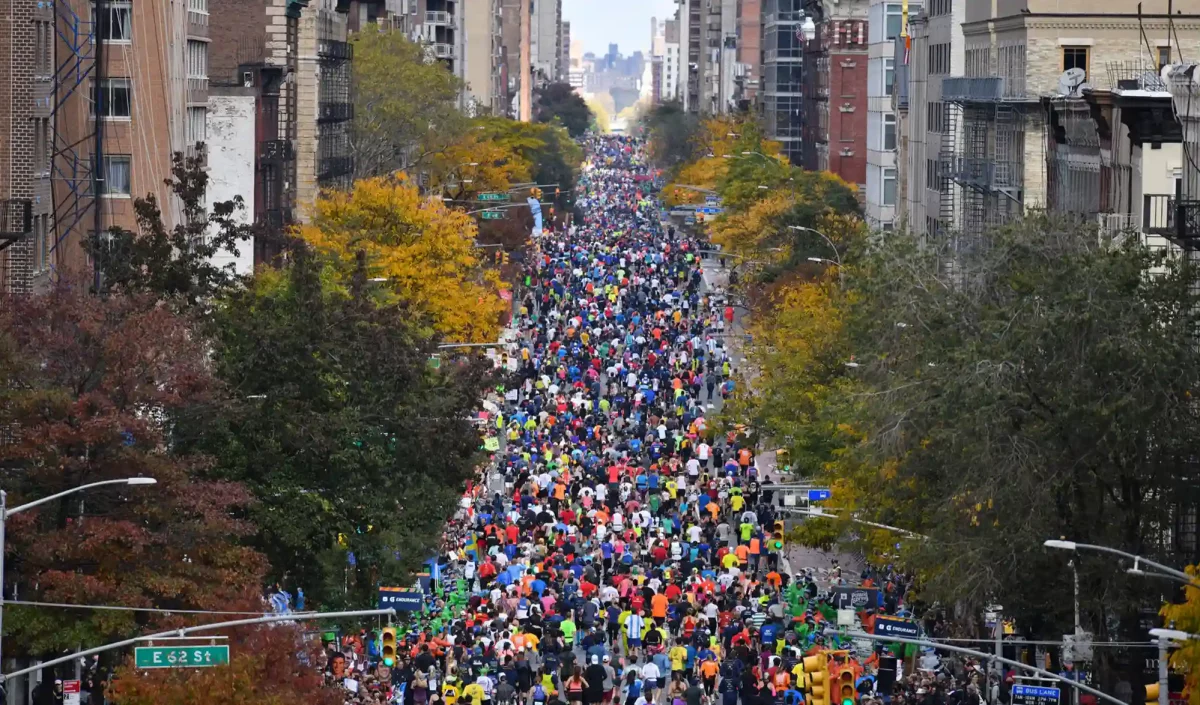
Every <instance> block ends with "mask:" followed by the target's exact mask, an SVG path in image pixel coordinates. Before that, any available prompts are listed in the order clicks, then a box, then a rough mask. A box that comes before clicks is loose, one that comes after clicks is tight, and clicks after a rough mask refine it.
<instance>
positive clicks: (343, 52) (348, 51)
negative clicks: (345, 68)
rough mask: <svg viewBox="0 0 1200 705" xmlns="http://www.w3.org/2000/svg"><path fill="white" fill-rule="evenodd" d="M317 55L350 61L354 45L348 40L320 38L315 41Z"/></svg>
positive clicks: (352, 56) (323, 57)
mask: <svg viewBox="0 0 1200 705" xmlns="http://www.w3.org/2000/svg"><path fill="white" fill-rule="evenodd" d="M317 56H319V57H320V58H322V59H332V60H334V61H350V60H351V59H353V58H354V47H353V46H352V45H351V44H350V43H349V42H339V41H337V40H335V39H322V40H319V41H318V42H317Z"/></svg>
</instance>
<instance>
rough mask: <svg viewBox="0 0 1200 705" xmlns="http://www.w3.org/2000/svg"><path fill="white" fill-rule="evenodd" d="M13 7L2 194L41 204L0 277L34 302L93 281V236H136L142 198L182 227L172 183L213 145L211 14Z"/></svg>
mask: <svg viewBox="0 0 1200 705" xmlns="http://www.w3.org/2000/svg"><path fill="white" fill-rule="evenodd" d="M2 7H3V9H4V12H2V13H0V23H3V24H0V26H3V28H4V30H5V31H4V32H3V38H2V39H0V55H2V58H0V65H2V66H4V68H6V69H7V71H6V72H5V73H4V74H3V75H4V81H3V85H2V87H0V91H3V93H4V95H3V96H2V97H4V98H7V103H6V107H7V106H11V108H10V109H8V110H5V111H3V117H0V125H2V126H3V127H2V128H0V130H2V132H0V134H3V136H4V140H3V146H2V147H0V150H3V152H4V158H3V159H2V160H0V161H3V163H4V166H3V167H2V168H3V169H4V172H3V173H2V175H0V181H2V182H3V185H2V186H0V189H3V191H0V195H2V196H3V197H4V198H19V199H29V200H30V201H31V202H32V214H33V218H32V220H31V226H32V232H31V233H30V234H29V236H27V237H25V238H23V239H21V240H20V241H17V242H15V243H13V244H11V245H9V246H8V247H7V248H6V250H5V252H4V253H3V255H0V277H2V279H3V284H2V287H3V289H4V290H6V291H13V292H28V291H33V290H36V289H38V288H42V287H44V286H45V285H46V284H48V283H49V282H50V281H51V280H52V279H57V278H61V277H62V276H64V275H65V274H66V273H67V272H77V273H80V275H81V276H82V275H83V272H84V271H85V270H86V269H87V267H88V266H89V263H88V262H87V261H86V259H87V258H86V256H85V254H84V251H83V248H82V246H81V245H82V243H83V242H84V241H85V240H86V239H87V238H89V237H90V235H91V233H93V232H103V231H105V230H107V229H109V228H110V227H113V226H120V227H123V228H127V229H130V230H133V229H136V220H135V217H134V212H133V199H134V197H137V196H144V195H146V194H154V195H155V196H156V197H157V198H158V200H159V202H160V204H162V211H163V217H164V219H165V220H166V221H167V224H168V226H170V225H172V224H173V223H174V221H175V219H177V218H178V217H179V208H178V204H177V203H175V201H174V199H173V197H172V196H171V195H170V193H169V190H168V188H167V187H166V186H165V185H164V184H163V180H164V179H165V178H166V177H167V176H168V175H169V174H170V169H171V155H172V154H173V153H175V152H184V151H188V150H189V149H190V150H191V151H192V152H193V153H195V145H196V144H197V143H201V142H203V141H204V130H205V114H206V111H207V89H208V76H207V69H208V43H209V34H208V4H207V2H206V0H189V1H188V2H187V3H175V4H171V5H169V6H166V7H159V6H156V5H147V4H145V3H135V2H133V1H132V0H110V1H109V2H108V3H107V5H106V7H105V9H104V12H103V14H101V15H99V16H94V14H93V9H92V4H91V2H90V1H89V0H63V1H61V2H55V3H48V2H37V0H3V5H2ZM168 37H170V38H172V40H171V41H168V40H167V39H166V38H168ZM98 154H99V155H100V159H99V161H97V159H96V156H97V155H98ZM52 174H53V178H51V175H52Z"/></svg>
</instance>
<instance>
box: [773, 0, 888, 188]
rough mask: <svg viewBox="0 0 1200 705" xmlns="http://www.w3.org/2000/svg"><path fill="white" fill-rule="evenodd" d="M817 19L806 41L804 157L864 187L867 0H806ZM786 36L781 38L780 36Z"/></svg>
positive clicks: (809, 14) (808, 13) (809, 15)
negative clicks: (811, 33) (811, 34)
mask: <svg viewBox="0 0 1200 705" xmlns="http://www.w3.org/2000/svg"><path fill="white" fill-rule="evenodd" d="M802 9H803V11H804V13H805V15H806V17H807V18H810V19H812V21H813V24H814V28H813V29H814V32H813V38H812V39H808V35H807V33H806V32H803V33H802V34H801V36H803V37H804V41H803V42H802V51H801V54H802V56H803V63H804V72H803V96H804V97H803V110H802V117H803V125H802V130H801V137H802V144H803V149H802V159H801V161H800V164H801V165H802V166H803V167H804V168H806V169H810V170H816V171H831V172H833V173H835V174H837V175H838V176H840V177H842V178H843V179H845V180H846V181H848V182H850V183H852V184H857V185H858V186H859V187H860V192H861V191H862V190H865V186H866V184H865V181H866V171H867V169H866V167H867V155H866V147H867V59H868V55H867V27H868V9H869V6H868V1H867V0H803V2H802ZM781 41H782V40H781Z"/></svg>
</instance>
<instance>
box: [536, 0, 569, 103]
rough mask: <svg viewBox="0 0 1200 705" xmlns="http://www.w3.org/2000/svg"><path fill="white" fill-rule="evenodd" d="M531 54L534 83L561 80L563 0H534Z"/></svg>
mask: <svg viewBox="0 0 1200 705" xmlns="http://www.w3.org/2000/svg"><path fill="white" fill-rule="evenodd" d="M532 2H533V9H532V12H531V14H530V21H531V23H532V24H531V27H530V52H531V54H530V56H531V62H532V65H533V75H534V79H533V81H534V85H541V84H544V83H548V82H553V81H557V80H559V76H560V72H559V60H560V58H561V55H562V54H561V50H560V46H561V43H562V0H532Z"/></svg>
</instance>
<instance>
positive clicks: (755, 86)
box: [736, 0, 763, 107]
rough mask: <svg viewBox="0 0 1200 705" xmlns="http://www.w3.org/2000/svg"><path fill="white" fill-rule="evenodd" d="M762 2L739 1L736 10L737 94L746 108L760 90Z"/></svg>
mask: <svg viewBox="0 0 1200 705" xmlns="http://www.w3.org/2000/svg"><path fill="white" fill-rule="evenodd" d="M762 14H763V0H739V2H738V9H737V61H738V63H739V64H740V65H741V66H740V67H739V71H738V76H737V79H736V80H737V81H738V83H739V86H738V94H739V96H740V99H741V100H742V101H744V103H743V104H744V105H745V106H746V107H749V106H753V105H755V104H756V103H757V101H758V96H759V93H760V91H761V89H762V39H763V31H762Z"/></svg>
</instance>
